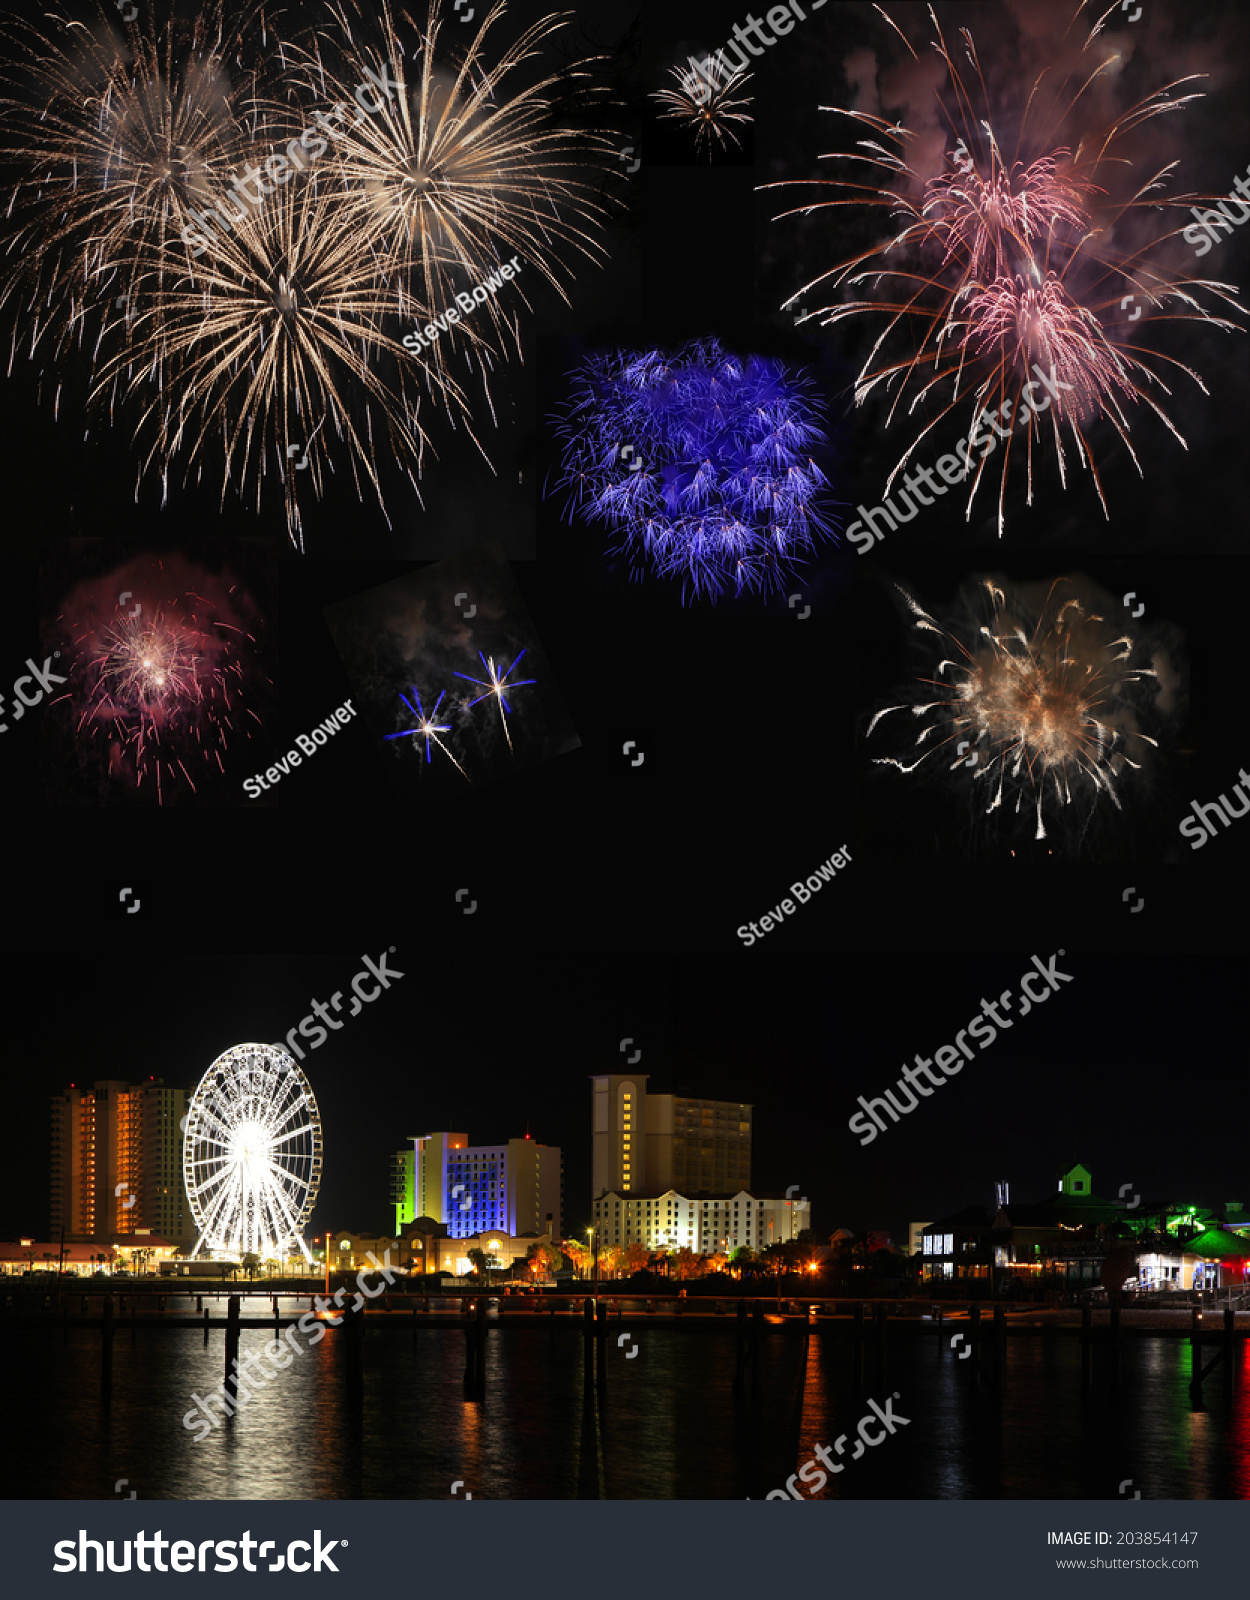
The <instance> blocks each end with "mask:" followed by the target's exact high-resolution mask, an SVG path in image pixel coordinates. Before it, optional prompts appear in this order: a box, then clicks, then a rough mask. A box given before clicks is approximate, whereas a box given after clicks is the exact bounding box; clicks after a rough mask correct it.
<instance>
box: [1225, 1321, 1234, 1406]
mask: <svg viewBox="0 0 1250 1600" xmlns="http://www.w3.org/2000/svg"><path fill="white" fill-rule="evenodd" d="M1236 1323H1237V1317H1236V1313H1235V1312H1234V1311H1233V1308H1232V1306H1225V1307H1224V1387H1225V1389H1227V1391H1228V1393H1229V1394H1230V1395H1231V1394H1232V1392H1233V1352H1234V1350H1235V1349H1236V1334H1235V1331H1234V1330H1235V1328H1236Z"/></svg>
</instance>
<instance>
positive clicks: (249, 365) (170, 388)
mask: <svg viewBox="0 0 1250 1600" xmlns="http://www.w3.org/2000/svg"><path fill="white" fill-rule="evenodd" d="M244 212H245V214H244V215H242V216H236V217H235V219H234V222H233V224H232V226H231V231H230V232H229V233H225V232H224V231H223V232H222V233H220V235H219V236H218V238H217V241H216V245H215V248H214V249H213V250H211V251H206V252H205V254H204V257H203V260H202V261H200V262H195V263H192V264H188V265H187V266H185V267H184V269H183V270H182V271H181V272H180V273H179V274H178V275H176V276H175V275H174V274H173V273H171V274H170V276H169V278H168V280H167V281H166V283H165V285H164V289H163V294H162V298H161V314H160V317H159V318H152V319H142V318H141V319H140V320H138V321H137V322H136V324H135V327H134V330H133V332H132V336H131V338H130V339H129V341H128V342H127V343H126V344H125V345H124V346H123V347H122V348H120V349H118V350H116V351H115V352H114V353H113V354H112V355H111V356H109V357H108V358H107V359H106V360H105V361H104V362H103V363H102V365H101V370H100V373H99V375H98V378H97V381H96V386H95V391H94V397H95V399H96V400H97V401H102V400H103V399H105V398H106V397H110V398H111V403H116V397H117V396H118V395H119V394H120V395H121V396H122V397H123V398H124V399H125V400H127V401H129V402H131V403H132V404H133V405H134V407H135V409H136V411H137V414H138V422H137V424H136V433H137V435H138V436H139V437H141V438H142V437H144V435H145V433H146V434H147V436H148V437H149V438H150V440H151V443H150V446H149V449H148V454H147V456H146V459H145V461H144V469H147V468H150V467H154V466H159V470H160V473H161V478H162V482H163V483H165V484H167V482H168V474H169V471H170V468H171V466H172V465H173V464H174V463H176V462H177V461H178V460H179V459H180V458H182V457H185V462H186V467H185V474H186V475H189V474H190V471H191V469H192V468H193V467H194V468H197V469H199V468H201V467H202V466H204V465H205V464H206V463H207V462H208V461H209V460H210V458H211V460H212V461H213V462H216V461H222V462H224V467H225V471H224V476H223V479H222V488H221V499H222V503H223V504H224V502H225V497H226V494H227V492H228V490H229V488H230V487H231V485H233V486H234V487H235V489H236V491H237V492H238V493H239V494H240V495H243V496H245V497H246V498H248V499H250V500H252V501H253V502H254V504H255V505H256V507H257V509H258V510H259V509H260V506H261V502H262V497H263V492H264V485H265V480H266V478H267V476H268V475H270V474H273V473H275V472H276V473H277V474H278V476H279V477H280V480H281V483H282V486H283V495H284V501H285V507H286V515H287V526H288V529H289V530H290V534H291V538H292V541H293V542H294V543H296V544H297V545H298V546H299V547H300V549H302V548H303V531H302V530H303V524H302V518H301V513H300V504H299V498H298V495H297V492H296V491H297V486H299V487H302V486H303V480H302V477H300V476H297V474H298V473H300V471H301V468H302V469H303V470H304V471H306V472H307V477H308V482H309V488H310V489H311V490H312V492H313V493H314V494H315V495H316V496H317V497H318V498H319V497H320V496H321V494H322V491H323V486H324V475H325V472H326V470H327V468H328V464H329V462H330V460H331V457H332V455H333V456H334V457H335V458H337V459H340V460H342V459H345V460H346V462H347V464H348V467H349V469H350V471H351V474H352V478H353V482H354V484H355V487H356V490H357V493H358V494H360V495H361V497H362V498H363V495H364V492H365V489H366V487H368V488H369V489H371V490H372V492H373V494H374V496H375V497H376V499H377V501H378V504H379V506H380V508H381V509H382V512H383V515H385V514H386V505H385V501H384V498H383V488H382V483H381V480H380V478H379V475H378V470H377V456H378V444H379V442H380V440H381V439H385V440H386V441H387V442H388V443H389V446H390V452H391V455H392V457H393V459H394V460H395V461H396V462H397V463H398V464H399V465H400V467H401V469H402V470H404V471H405V472H406V474H407V476H408V479H409V481H410V482H411V484H412V486H413V489H414V491H415V492H416V493H417V494H418V498H419V493H420V491H419V488H418V482H417V480H418V477H419V475H420V471H421V463H422V457H423V452H424V449H425V447H426V444H427V438H426V434H425V431H424V429H423V428H422V426H421V424H420V420H419V416H420V404H421V397H420V393H419V391H418V389H417V386H416V382H415V379H414V378H413V377H412V376H411V373H410V368H408V367H406V366H405V365H404V364H403V361H402V358H403V354H404V353H403V350H402V347H401V346H400V344H399V343H398V341H397V340H396V339H395V338H394V337H392V336H391V335H390V334H387V333H384V332H382V331H381V327H382V323H383V320H384V319H385V318H386V317H387V316H388V314H389V313H390V312H391V311H392V309H393V300H392V299H391V297H390V296H389V294H388V293H387V291H386V289H385V287H384V285H383V284H382V283H381V282H379V280H378V278H377V277H376V275H375V273H374V271H373V264H372V261H371V259H370V257H369V256H368V255H367V254H362V252H361V250H360V248H359V239H358V237H357V235H356V233H355V230H354V229H353V227H352V225H351V221H350V218H349V217H348V215H347V213H346V211H345V209H344V208H343V206H342V204H341V203H340V201H339V198H338V196H337V195H336V194H335V193H334V192H333V191H332V190H328V189H327V188H326V187H324V186H323V185H321V184H319V183H318V182H317V181H316V179H315V178H306V179H305V180H304V181H303V182H302V183H299V184H295V183H292V184H288V185H287V186H286V187H285V188H283V189H280V190H279V191H278V193H277V194H275V195H273V196H272V197H270V198H269V199H268V200H267V202H266V204H265V205H264V206H263V207H261V208H260V209H259V210H255V211H252V210H250V209H249V208H246V207H245V208H244ZM179 248H181V246H180V247H179ZM386 358H390V359H389V360H387V359H386ZM439 393H440V396H441V398H442V399H443V400H444V402H445V403H446V404H447V405H448V406H449V407H459V408H462V409H464V410H465V411H466V414H467V403H466V402H465V399H464V396H463V393H462V392H461V391H460V389H459V388H458V387H457V385H456V384H455V383H454V381H453V380H452V379H451V378H450V377H448V376H446V375H443V377H442V380H441V382H440V385H439ZM296 456H300V457H301V462H300V465H299V466H297V465H295V463H294V457H296ZM388 521H389V518H388Z"/></svg>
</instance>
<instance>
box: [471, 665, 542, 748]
mask: <svg viewBox="0 0 1250 1600" xmlns="http://www.w3.org/2000/svg"><path fill="white" fill-rule="evenodd" d="M528 648H529V647H528V646H526V649H528ZM477 654H478V659H479V661H481V663H482V665H483V666H484V667H485V668H486V677H485V678H470V677H469V675H468V674H467V673H465V672H457V673H456V674H455V676H456V677H457V678H463V679H464V680H465V682H466V683H475V684H476V685H477V686H478V688H479V689H485V690H486V693H485V694H480V695H478V697H477V699H476V700H470V701H469V709H470V710H472V709H473V707H474V706H475V705H477V704H478V703H479V702H480V701H482V700H489V699H492V698H493V699H495V700H496V701H497V702H498V704H499V720H500V722H502V723H503V731H504V737H505V738H506V739H507V741H508V749H509V750H512V754H513V755H515V754H516V751H515V750H513V749H512V735H511V734H510V733H509V732H508V717H509V716H510V715H511V714H512V707H511V706H510V705H509V704H508V702H507V700H506V699H505V698H504V690H505V689H506V690H507V691H508V693H509V694H512V693H513V692H514V690H517V689H522V688H524V687H525V685H526V684H529V683H537V682H538V679H537V678H521V679H519V680H518V681H517V682H516V683H509V682H508V677H509V675H510V674H511V673H513V672H515V671H516V669H517V668H518V667H519V666H520V664H521V656H523V655H524V654H525V650H522V651H521V655H520V656H518V657H517V658H516V660H515V661H514V662H513V663H512V665H511V666H510V667H508V668H507V669H506V670H503V669H499V670H497V669H496V667H495V658H494V656H491V657H489V658H488V657H486V656H484V655H483V654H482V652H481V651H480V650H479V651H478V653H477ZM505 713H507V715H505Z"/></svg>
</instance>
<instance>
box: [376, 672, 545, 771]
mask: <svg viewBox="0 0 1250 1600" xmlns="http://www.w3.org/2000/svg"><path fill="white" fill-rule="evenodd" d="M518 659H519V658H518ZM446 693H447V691H446V690H445V689H444V690H443V692H442V694H440V695H439V697H438V699H437V700H436V701H435V702H434V709H433V710H432V711H431V712H430V714H429V716H428V717H427V716H426V714H425V707H424V706H423V705H422V704H421V696H420V694H419V693H418V692H417V688H416V685H415V684H414V685H413V690H412V698H413V700H415V701H416V702H417V704H416V709H415V710H414V709H413V706H412V701H410V700H409V699H408V697H407V695H405V694H401V695H400V697H399V698H400V699H401V700H402V701H403V702H404V704H405V705H406V706H407V707H408V709H409V711H411V712H412V714H413V716H414V717H416V719H417V726H416V727H415V728H405V729H403V730H402V732H400V733H388V734H386V735H385V736H384V737H385V738H387V739H420V738H422V737H424V739H425V759H426V761H427V762H428V761H429V760H430V759H431V758H430V741H431V740H433V742H434V743H435V744H436V745H437V746H438V748H439V749H440V750H441V751H442V752H443V754H444V755H445V756H446V757H447V759H448V760H449V761H450V762H451V764H452V766H453V767H455V769H456V771H457V772H458V773H459V774H460V776H461V777H462V778H463V779H464V781H465V782H466V783H471V782H472V781H473V780H472V779H471V778H470V777H469V774H468V773H467V772H466V771H465V770H464V768H463V767H462V766H461V765H460V763H459V762H458V761H457V760H456V758H455V756H453V755H452V753H451V751H450V750H449V749H448V748H447V746H446V745H445V744H444V743H443V741H442V740H441V739H440V738H439V734H440V733H450V732H451V723H450V722H436V721H435V720H434V719H435V717H437V716H438V708H439V706H441V705H442V703H443V698H444V696H445V695H446Z"/></svg>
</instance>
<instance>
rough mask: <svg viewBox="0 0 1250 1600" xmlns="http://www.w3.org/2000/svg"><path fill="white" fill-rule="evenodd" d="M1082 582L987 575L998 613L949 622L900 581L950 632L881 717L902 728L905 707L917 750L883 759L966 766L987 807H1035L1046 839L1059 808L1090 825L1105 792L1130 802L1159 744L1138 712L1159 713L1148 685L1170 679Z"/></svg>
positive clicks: (984, 586)
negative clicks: (1012, 583) (1013, 586)
mask: <svg viewBox="0 0 1250 1600" xmlns="http://www.w3.org/2000/svg"><path fill="white" fill-rule="evenodd" d="M1074 590H1075V585H1074V584H1073V583H1072V582H1071V581H1070V580H1068V579H1066V578H1060V579H1056V580H1055V581H1054V582H1053V583H1051V584H1050V586H1049V588H1048V589H1047V590H1046V592H1045V594H1044V597H1042V598H1041V599H1040V603H1039V602H1038V601H1037V600H1033V599H1030V597H1029V596H1027V595H1026V594H1025V593H1023V591H1011V590H1009V589H1007V588H1006V587H1005V586H1002V585H1000V584H998V583H995V582H994V581H992V580H984V581H982V582H981V583H980V585H979V586H978V593H979V594H980V597H981V602H982V604H981V606H980V608H979V609H980V611H981V614H982V615H984V611H985V606H984V602H985V600H986V599H988V602H989V615H988V618H986V619H985V620H983V621H980V620H970V621H969V622H967V623H965V624H962V625H956V626H952V627H951V628H949V629H948V628H945V627H943V626H942V625H941V624H939V623H938V622H937V621H935V620H934V618H933V617H932V616H931V615H930V614H929V613H928V612H927V611H925V610H923V609H922V608H921V607H920V606H919V605H918V604H917V603H916V601H915V600H914V599H913V598H912V597H911V595H909V594H907V592H906V591H905V590H903V589H902V588H900V589H899V593H900V594H901V595H902V596H903V599H904V601H905V602H906V605H907V608H908V610H909V611H910V612H911V614H912V616H913V617H914V618H915V627H916V628H917V629H918V630H919V631H920V632H922V633H932V634H933V635H935V637H936V638H937V639H938V640H940V641H941V643H940V646H939V649H940V650H941V651H942V658H941V659H940V660H939V661H938V663H937V666H936V670H935V672H934V675H933V676H932V677H929V678H921V679H919V680H918V683H917V686H916V690H915V691H914V693H913V696H912V698H910V699H909V700H907V701H905V702H904V703H902V704H896V705H890V706H885V707H883V708H882V709H881V710H879V711H878V712H876V714H875V715H874V716H873V717H872V719H871V721H870V722H869V725H868V730H867V737H868V738H869V739H871V737H872V735H873V733H874V731H875V730H876V728H877V727H878V724H880V723H881V722H882V720H883V719H884V718H886V717H893V718H895V719H896V720H895V722H894V723H892V724H890V726H893V727H894V728H895V729H896V731H898V721H897V719H898V715H899V713H906V714H907V715H908V716H909V717H910V718H911V719H912V726H913V728H915V729H916V732H915V734H914V737H910V738H909V739H908V741H907V743H908V746H909V749H910V754H909V755H908V756H906V757H903V758H899V757H894V756H879V757H875V758H874V761H875V764H876V765H879V766H887V767H894V768H895V769H896V770H898V771H899V772H902V773H906V774H911V773H914V772H917V771H921V770H925V771H931V772H936V771H940V770H942V769H943V768H944V769H945V771H947V772H949V773H960V774H962V775H964V777H965V778H966V781H967V782H968V784H969V785H971V786H972V788H973V790H974V792H975V793H977V794H979V795H980V796H981V800H982V809H983V811H984V812H986V813H987V814H988V813H992V812H1000V811H1001V812H1005V813H1009V814H1010V815H1012V816H1027V817H1028V818H1029V819H1030V820H1034V819H1035V821H1036V832H1035V833H1034V835H1033V837H1034V838H1035V839H1044V838H1046V837H1047V836H1048V835H1047V829H1046V822H1045V818H1046V817H1047V816H1049V817H1050V818H1051V820H1052V826H1053V825H1054V821H1055V819H1056V817H1058V818H1060V819H1061V820H1063V821H1064V822H1065V823H1067V822H1070V821H1071V820H1072V817H1073V816H1076V817H1078V818H1079V820H1080V825H1081V826H1084V824H1085V823H1086V822H1087V820H1088V818H1089V816H1090V814H1091V813H1092V811H1093V808H1094V806H1095V804H1096V803H1097V802H1098V801H1099V800H1100V799H1101V798H1102V797H1104V796H1105V797H1106V799H1107V800H1108V801H1109V802H1110V803H1111V804H1112V805H1113V806H1114V807H1115V809H1116V810H1120V809H1121V803H1120V798H1119V793H1118V790H1119V788H1120V786H1121V784H1122V782H1124V781H1125V780H1126V776H1127V775H1128V774H1132V773H1137V772H1139V771H1140V770H1141V767H1142V764H1143V760H1144V756H1145V753H1146V749H1145V747H1149V748H1150V749H1157V748H1158V740H1157V739H1155V738H1153V737H1152V736H1151V735H1149V734H1146V733H1142V732H1141V731H1140V730H1139V728H1138V722H1139V720H1141V719H1142V718H1144V717H1147V716H1150V715H1151V713H1152V707H1151V706H1150V705H1149V704H1148V701H1149V700H1150V698H1151V696H1150V694H1148V693H1147V692H1146V691H1147V690H1149V689H1150V688H1151V687H1152V686H1153V688H1154V689H1155V690H1156V691H1157V690H1158V685H1159V672H1158V670H1157V668H1156V666H1154V665H1153V664H1150V665H1147V664H1145V663H1144V662H1139V661H1136V660H1135V659H1134V658H1135V657H1136V658H1140V657H1142V656H1143V655H1144V653H1145V652H1144V648H1143V644H1142V641H1141V639H1139V638H1138V637H1136V636H1135V635H1134V634H1133V633H1132V632H1129V631H1124V632H1119V633H1117V632H1116V630H1115V628H1113V627H1112V626H1111V625H1110V624H1109V623H1108V622H1107V620H1106V619H1105V618H1104V617H1102V616H1100V615H1098V614H1097V613H1096V612H1094V611H1091V610H1089V609H1088V608H1087V607H1086V605H1085V603H1084V602H1083V601H1082V600H1081V598H1080V597H1079V596H1078V595H1077V594H1076V593H1075V592H1074ZM970 615H971V616H973V617H975V615H976V612H975V610H974V611H972V612H971V613H970ZM948 652H949V653H948ZM1153 698H1154V699H1155V700H1156V701H1157V700H1158V699H1159V698H1160V697H1159V695H1158V693H1157V692H1156V693H1155V695H1154V697H1153ZM1069 808H1073V809H1072V811H1071V812H1070V811H1069Z"/></svg>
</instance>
